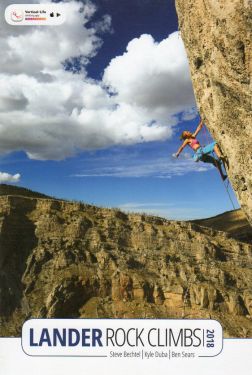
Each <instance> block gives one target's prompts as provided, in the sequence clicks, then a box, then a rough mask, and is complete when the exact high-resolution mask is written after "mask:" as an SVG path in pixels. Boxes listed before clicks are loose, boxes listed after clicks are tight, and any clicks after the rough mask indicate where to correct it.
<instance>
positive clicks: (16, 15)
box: [11, 9, 24, 22]
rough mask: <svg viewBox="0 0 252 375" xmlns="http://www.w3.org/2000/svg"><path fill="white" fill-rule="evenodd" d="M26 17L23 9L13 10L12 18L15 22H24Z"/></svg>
mask: <svg viewBox="0 0 252 375" xmlns="http://www.w3.org/2000/svg"><path fill="white" fill-rule="evenodd" d="M23 19H24V12H23V11H22V10H21V9H14V10H13V11H12V12H11V20H12V21H13V22H22V21H23Z"/></svg>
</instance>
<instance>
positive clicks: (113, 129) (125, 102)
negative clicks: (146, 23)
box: [0, 1, 194, 160]
mask: <svg viewBox="0 0 252 375" xmlns="http://www.w3.org/2000/svg"><path fill="white" fill-rule="evenodd" d="M21 2H22V1H21ZM34 2H35V1H34ZM7 4H9V2H7V1H4V2H3V3H2V4H1V8H0V10H1V9H2V10H3V9H4V5H7ZM62 6H64V7H66V8H67V22H66V23H65V24H64V25H62V26H59V27H47V28H43V27H41V28H36V27H31V28H15V27H9V26H7V25H6V27H5V28H3V26H0V48H1V50H2V51H4V53H3V56H2V64H1V73H0V139H1V142H0V152H1V153H8V152H12V151H17V150H24V151H25V152H26V153H27V155H28V156H29V157H30V158H33V159H42V160H43V159H54V160H58V159H64V158H66V157H68V156H71V155H74V154H75V153H76V152H78V151H81V150H87V149H97V148H105V147H109V146H112V145H128V144H135V143H139V142H148V141H157V140H164V139H168V138H170V137H171V136H172V132H173V130H172V128H173V126H175V125H176V123H177V122H178V119H177V117H176V114H177V112H183V111H186V113H189V112H190V108H191V107H192V106H193V105H194V97H193V93H192V87H191V81H190V76H189V70H188V63H187V59H186V55H185V51H184V47H183V43H182V41H181V39H180V38H179V36H178V33H174V34H172V35H170V37H169V38H167V39H165V40H163V41H162V42H161V43H156V42H154V40H153V39H152V37H151V36H149V35H143V36H141V37H140V38H139V39H134V40H133V41H131V42H130V43H129V45H128V47H127V50H126V52H125V54H124V55H122V56H119V57H116V58H115V59H113V60H112V61H111V63H110V65H109V66H108V67H107V69H106V71H105V74H104V78H103V80H102V81H94V80H91V79H90V78H88V77H87V72H86V65H87V64H88V63H89V61H90V59H91V58H92V57H93V56H94V55H95V54H96V53H97V51H98V49H99V46H100V45H101V43H102V41H101V39H100V38H99V37H98V36H97V33H100V32H103V31H107V30H108V29H109V27H110V23H111V19H110V17H109V16H105V17H104V18H103V19H102V20H101V21H99V22H98V23H94V24H93V26H92V27H89V28H88V27H87V22H88V21H90V20H92V15H93V14H94V12H95V6H94V5H93V4H92V3H91V2H90V1H86V2H85V5H83V3H82V2H77V1H66V2H64V3H62ZM81 8H82V9H83V10H82V12H79V10H80V9H81ZM17 29H18V31H17ZM74 57H76V58H78V59H79V61H80V62H81V65H82V70H81V72H79V74H72V72H69V71H65V70H64V68H63V63H64V61H66V60H68V61H71V60H72V59H73V58H74ZM106 86H109V91H110V92H108V91H107V88H106ZM111 91H113V95H111Z"/></svg>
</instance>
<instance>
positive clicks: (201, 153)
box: [174, 120, 227, 181]
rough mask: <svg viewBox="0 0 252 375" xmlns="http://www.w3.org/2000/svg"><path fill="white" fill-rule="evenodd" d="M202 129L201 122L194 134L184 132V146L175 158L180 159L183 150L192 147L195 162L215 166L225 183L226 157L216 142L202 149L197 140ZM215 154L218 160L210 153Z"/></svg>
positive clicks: (182, 138)
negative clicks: (223, 169) (224, 168)
mask: <svg viewBox="0 0 252 375" xmlns="http://www.w3.org/2000/svg"><path fill="white" fill-rule="evenodd" d="M202 128H203V121H202V120H201V121H200V123H199V125H198V127H197V129H196V130H195V132H194V133H191V132H189V131H187V130H185V131H183V132H182V134H181V137H180V139H181V140H184V142H183V144H182V146H180V147H179V149H178V151H177V152H176V154H175V155H174V156H175V157H177V158H178V156H179V154H180V153H181V152H182V151H183V149H184V148H185V147H186V146H190V147H191V148H192V149H193V151H194V155H193V159H194V161H196V162H198V161H203V162H204V163H211V164H213V165H214V166H215V167H216V168H217V169H218V171H219V172H220V175H221V178H222V179H223V181H225V180H226V178H227V175H226V174H224V173H223V171H222V168H221V164H222V163H223V165H225V163H226V162H227V160H226V157H225V156H224V155H223V154H222V153H221V150H220V148H219V146H218V145H217V143H216V142H212V143H210V144H208V145H207V146H205V147H202V146H201V145H200V143H199V141H198V140H197V139H196V136H197V134H198V133H199V132H200V131H201V129H202ZM213 152H215V154H216V156H217V159H216V158H215V157H213V156H211V155H209V154H210V153H213Z"/></svg>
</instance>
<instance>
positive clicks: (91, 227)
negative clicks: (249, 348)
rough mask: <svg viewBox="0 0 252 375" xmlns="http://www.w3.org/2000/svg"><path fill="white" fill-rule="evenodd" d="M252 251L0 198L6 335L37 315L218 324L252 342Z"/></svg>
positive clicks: (199, 232) (0, 306)
mask: <svg viewBox="0 0 252 375" xmlns="http://www.w3.org/2000/svg"><path fill="white" fill-rule="evenodd" d="M251 285H252V245H251V244H248V243H242V242H238V241H236V240H234V239H232V238H230V237H229V235H228V234H226V233H224V232H219V231H214V230H212V229H209V228H204V227H200V226H198V225H196V224H193V223H188V222H175V221H168V220H165V219H160V218H157V217H149V216H145V215H136V214H129V215H126V214H124V213H122V212H120V211H118V210H109V209H101V208H97V207H94V206H89V205H85V204H81V203H70V202H66V201H59V200H54V199H41V198H38V199H36V198H26V197H21V196H2V197H0V335H1V336H11V335H14V336H17V335H20V330H21V327H22V324H23V322H24V321H25V320H26V319H29V318H31V317H40V318H52V317H55V318H56V317H58V318H62V317H65V318H67V317H69V318H73V317H83V318H84V317H87V318H88V317H95V318H97V317H99V318H112V317H116V318H134V317H135V318H169V317H171V318H172V317H173V318H174V317H176V318H181V317H187V318H215V319H218V320H219V321H221V323H222V325H223V327H224V331H225V335H226V336H235V337H252V291H251Z"/></svg>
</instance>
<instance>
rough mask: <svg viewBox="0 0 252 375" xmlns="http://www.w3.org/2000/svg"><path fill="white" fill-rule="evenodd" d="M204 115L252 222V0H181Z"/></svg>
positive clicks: (178, 1)
mask: <svg viewBox="0 0 252 375" xmlns="http://www.w3.org/2000/svg"><path fill="white" fill-rule="evenodd" d="M176 8H177V13H178V17H179V25H180V30H181V34H182V39H183V41H184V43H185V47H186V51H187V54H188V58H189V63H190V69H191V76H192V82H193V87H194V93H195V97H196V101H197V104H198V108H199V111H200V114H201V117H202V118H203V120H204V121H205V123H206V125H207V127H208V129H209V130H210V132H211V134H212V136H213V137H214V138H215V139H216V140H217V141H218V143H219V144H220V146H221V148H222V150H223V151H224V153H225V154H226V155H227V156H228V159H229V163H230V168H229V170H228V176H229V178H230V181H231V183H232V186H233V188H234V190H235V191H236V193H237V196H238V199H239V201H240V203H241V207H242V209H243V210H244V212H245V213H246V215H247V217H248V219H249V221H250V223H252V162H251V161H252V121H251V109H252V93H251V88H252V84H251V72H252V48H251V47H252V46H251V45H252V1H251V0H186V1H185V0H176Z"/></svg>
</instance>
